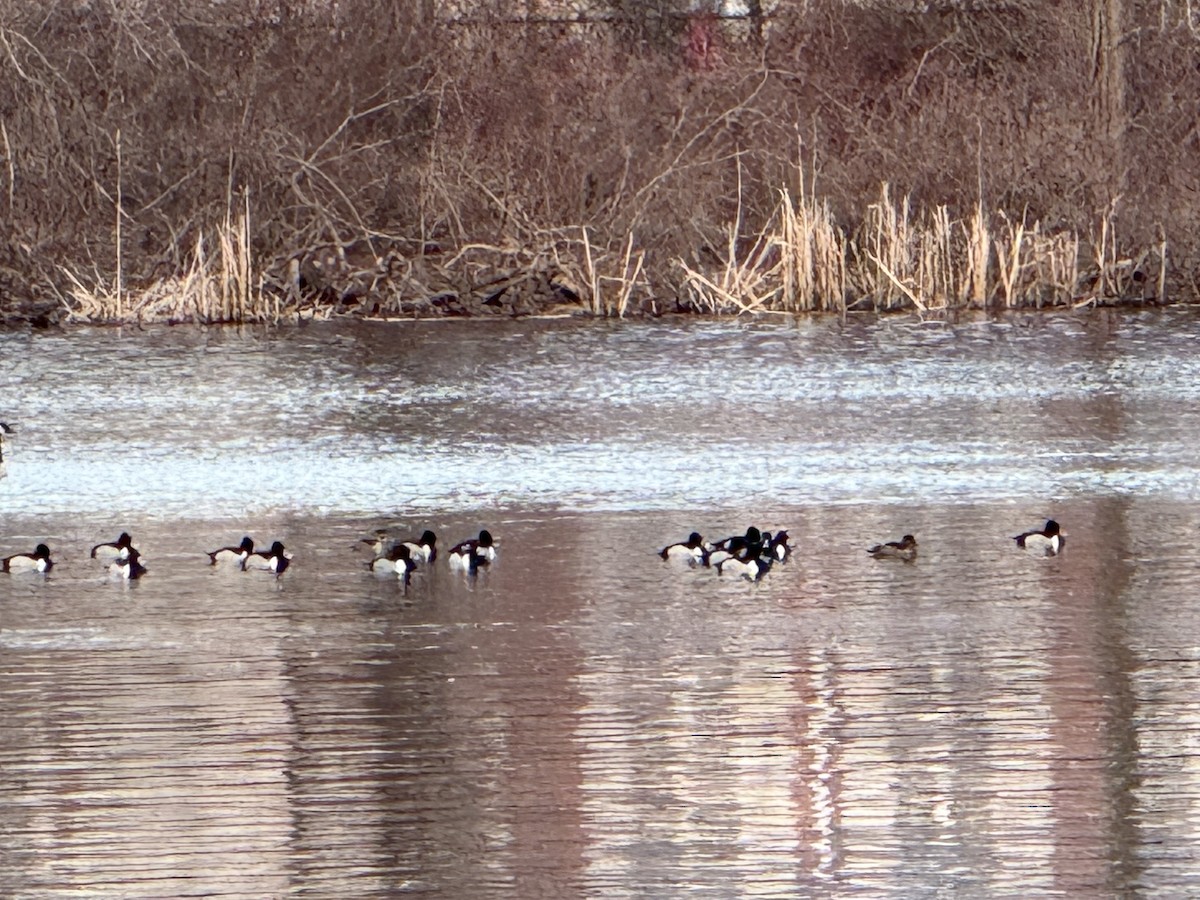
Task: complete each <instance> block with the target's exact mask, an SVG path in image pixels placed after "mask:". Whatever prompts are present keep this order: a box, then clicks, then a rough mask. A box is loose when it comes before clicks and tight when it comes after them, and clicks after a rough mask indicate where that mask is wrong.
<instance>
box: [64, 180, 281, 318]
mask: <svg viewBox="0 0 1200 900" xmlns="http://www.w3.org/2000/svg"><path fill="white" fill-rule="evenodd" d="M119 246H120V244H119V243H118V247H119ZM118 259H119V257H118ZM64 274H65V276H66V278H67V280H68V282H69V283H70V288H69V290H68V298H67V312H68V317H69V318H70V319H72V320H75V321H86V322H97V323H111V322H123V321H137V322H275V321H279V319H280V318H282V317H283V316H284V315H285V314H288V313H292V312H296V310H295V309H292V308H285V306H284V304H283V303H282V302H281V301H280V299H279V297H278V296H277V295H276V294H273V293H270V292H266V291H264V290H263V287H262V277H261V275H260V274H259V272H258V271H257V269H256V267H255V263H254V257H253V253H252V252H251V248H250V205H249V200H248V199H246V198H243V203H242V205H241V208H240V209H238V211H237V212H236V214H235V213H233V212H232V211H231V210H227V212H226V216H225V219H224V221H222V222H219V223H218V224H217V225H216V226H215V227H214V228H213V229H212V231H211V232H210V233H209V234H208V235H206V234H205V232H204V230H203V229H197V231H196V239H195V243H194V245H193V247H192V250H191V253H190V254H189V257H188V262H187V266H186V268H185V269H184V270H183V271H182V272H181V273H179V274H177V275H174V276H170V277H168V278H164V279H159V280H155V281H153V282H150V283H149V284H147V285H145V286H142V287H138V288H132V287H130V286H129V283H128V281H127V279H124V278H123V273H122V272H121V267H120V265H118V268H117V275H116V278H115V279H114V282H113V283H111V284H108V283H105V282H104V280H103V279H101V278H100V277H99V275H98V274H97V275H96V276H95V277H94V278H93V279H91V281H90V283H88V282H87V281H85V279H84V278H83V277H81V276H80V275H78V274H77V273H75V272H71V271H65V272H64Z"/></svg>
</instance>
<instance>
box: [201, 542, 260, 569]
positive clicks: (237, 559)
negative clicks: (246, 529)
mask: <svg viewBox="0 0 1200 900" xmlns="http://www.w3.org/2000/svg"><path fill="white" fill-rule="evenodd" d="M253 552H254V541H252V540H250V538H249V537H244V538H242V542H241V543H240V544H238V545H237V546H236V547H222V548H221V549H220V550H213V551H212V552H211V553H209V554H208V558H209V560H210V562H209V565H210V566H215V565H221V564H228V563H235V564H236V565H237V567H238V568H239V569H244V568H245V567H246V557H247V556H249V555H250V554H251V553H253Z"/></svg>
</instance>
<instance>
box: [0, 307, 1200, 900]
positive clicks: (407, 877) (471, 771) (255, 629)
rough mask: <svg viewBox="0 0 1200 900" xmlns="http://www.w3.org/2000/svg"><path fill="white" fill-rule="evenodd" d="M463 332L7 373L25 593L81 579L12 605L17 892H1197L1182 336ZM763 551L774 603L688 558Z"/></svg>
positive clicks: (1, 814) (119, 354)
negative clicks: (402, 576)
mask: <svg viewBox="0 0 1200 900" xmlns="http://www.w3.org/2000/svg"><path fill="white" fill-rule="evenodd" d="M494 324H495V323H494ZM1167 326H1170V327H1169V328H1167ZM437 327H441V328H443V329H444V330H443V331H437V330H436V328H435V327H432V326H431V327H429V328H423V327H421V328H411V329H409V328H403V329H394V330H388V329H384V328H375V327H371V326H363V327H352V328H347V329H346V330H345V331H344V332H341V331H335V330H325V329H321V328H319V327H314V328H313V329H307V330H303V331H296V332H285V333H282V334H277V335H274V336H273V338H272V340H270V341H268V340H264V339H263V335H262V334H256V333H237V332H232V331H230V332H211V333H204V332H200V331H192V330H189V331H179V332H175V331H171V332H165V333H158V332H154V333H151V334H150V335H149V338H148V339H147V341H146V342H145V343H143V344H138V343H136V342H134V341H129V340H127V339H126V338H125V337H124V336H121V335H119V334H114V333H110V332H96V333H86V332H85V333H83V334H81V335H70V336H53V335H51V336H45V337H29V336H19V335H17V336H14V335H4V336H0V344H5V345H7V348H8V349H12V348H13V347H14V346H19V345H21V342H25V345H26V346H25V349H28V350H36V352H35V353H32V354H30V355H27V356H25V357H23V358H22V359H21V362H20V364H19V365H18V364H16V363H14V362H13V359H14V357H13V356H11V355H4V356H0V359H3V363H2V366H3V368H2V369H0V376H2V377H3V379H4V380H5V383H6V384H8V385H10V386H13V387H15V390H14V391H13V392H12V394H11V396H13V397H14V398H15V404H16V405H17V407H18V413H19V417H20V418H21V419H22V420H23V421H22V428H21V430H20V431H19V433H18V434H17V435H15V436H14V440H13V442H12V444H13V446H11V447H10V449H11V451H12V452H11V454H10V458H11V459H12V460H13V464H12V467H11V470H10V475H9V477H8V478H7V479H5V481H4V482H2V483H0V504H3V506H2V510H3V518H2V519H0V555H2V554H3V553H4V552H15V551H17V550H21V549H27V548H28V547H31V546H33V544H34V543H36V542H37V541H40V540H45V541H46V542H47V543H49V544H50V545H51V547H52V548H53V549H54V551H55V558H56V560H58V561H59V562H58V564H57V565H56V567H55V569H54V571H53V572H52V573H51V574H50V575H48V576H46V577H44V578H32V579H15V578H0V656H2V657H3V659H4V671H3V677H2V679H0V715H2V716H3V719H4V721H5V728H3V729H0V830H2V831H3V833H4V834H5V841H4V842H2V843H3V846H0V894H3V895H5V896H30V897H50V898H52V897H67V896H81V895H83V896H89V897H93V896H94V897H161V896H228V897H245V896H253V897H273V896H287V895H292V894H301V895H308V896H356V897H392V896H397V895H399V894H403V893H408V892H426V893H437V894H441V895H444V896H452V897H476V896H519V897H564V896H595V897H631V898H632V897H645V896H655V897H674V896H684V895H686V896H713V897H721V898H726V897H796V896H838V895H848V894H855V895H865V896H889V897H912V896H976V895H979V896H993V895H1018V896H1031V895H1040V894H1064V895H1069V896H1109V895H1125V894H1129V893H1153V894H1155V895H1158V894H1163V895H1186V894H1187V893H1188V892H1189V890H1190V880H1191V869H1192V868H1193V867H1192V866H1191V861H1192V858H1193V856H1194V848H1195V847H1196V846H1197V843H1198V840H1200V834H1198V833H1197V825H1196V823H1197V822H1200V813H1198V804H1200V767H1198V766H1197V764H1196V759H1197V758H1198V757H1200V753H1198V752H1197V748H1196V746H1195V744H1196V742H1195V740H1194V739H1193V738H1192V737H1191V735H1192V734H1194V733H1195V732H1196V730H1197V727H1198V726H1200V702H1198V701H1197V700H1196V699H1195V698H1196V697H1197V696H1200V694H1198V692H1197V691H1196V689H1195V688H1196V682H1197V679H1198V678H1200V656H1198V654H1197V652H1196V647H1198V646H1200V614H1198V613H1196V612H1195V610H1193V609H1192V608H1191V604H1189V603H1188V598H1189V597H1190V596H1191V595H1192V594H1194V593H1195V589H1196V587H1197V584H1198V575H1197V573H1198V570H1197V568H1196V563H1195V554H1194V549H1193V544H1194V535H1195V534H1196V533H1197V527H1198V526H1200V515H1197V514H1196V513H1195V512H1194V511H1193V508H1192V507H1193V505H1194V504H1193V501H1194V496H1193V494H1194V490H1195V487H1194V484H1193V483H1192V480H1191V474H1190V473H1192V472H1193V471H1194V451H1192V450H1191V447H1193V446H1194V444H1195V440H1194V435H1195V433H1196V426H1197V425H1198V424H1200V423H1197V422H1194V421H1192V419H1193V416H1194V413H1193V412H1192V406H1193V404H1192V403H1191V400H1192V399H1194V398H1192V397H1191V394H1192V393H1193V392H1194V391H1195V390H1196V388H1195V384H1196V383H1197V382H1195V381H1194V380H1192V379H1190V378H1189V377H1188V375H1189V374H1190V373H1191V368H1192V367H1193V366H1194V365H1195V363H1194V362H1193V360H1192V353H1191V341H1192V340H1193V338H1194V336H1193V335H1192V333H1191V332H1192V330H1194V327H1193V324H1192V322H1191V319H1190V318H1188V317H1187V316H1175V317H1173V318H1168V319H1165V320H1164V319H1161V318H1160V319H1151V318H1143V317H1132V318H1128V319H1125V318H1116V319H1114V318H1104V317H1100V318H1088V319H1081V320H1075V319H1046V320H1037V321H1032V322H1030V323H1028V324H1023V323H1022V322H1020V321H1018V322H1017V323H1016V324H1012V323H1009V324H1005V323H1000V324H997V323H985V324H968V325H961V326H955V327H949V326H925V325H913V326H908V325H903V324H901V323H895V322H885V323H882V324H863V323H855V322H850V323H847V324H846V325H844V326H843V325H838V324H835V323H816V324H814V323H799V324H796V325H794V326H779V325H776V326H763V325H752V326H748V327H742V326H731V325H729V324H725V323H720V324H711V323H691V324H688V325H686V326H680V327H670V328H656V327H653V326H633V327H623V326H616V327H609V326H599V327H593V326H587V327H580V326H579V325H577V324H575V323H568V324H561V323H555V324H548V325H543V326H535V325H532V324H530V323H509V324H500V325H499V327H498V328H497V329H495V330H493V331H486V330H483V329H479V328H477V327H476V325H475V324H470V323H469V324H466V325H463V326H461V327H459V326H455V325H453V324H446V323H441V324H440V325H439V326H437ZM1164 329H1166V330H1164ZM448 348H451V349H452V350H453V352H450V349H448ZM71 357H75V358H76V362H77V365H75V366H72V360H71ZM130 366H139V367H148V368H149V369H150V370H151V373H150V375H149V376H148V377H150V378H151V380H152V382H154V384H155V387H154V388H153V390H148V391H147V393H146V396H145V399H144V409H145V410H146V411H147V412H146V414H145V415H144V416H141V417H136V418H135V419H134V420H133V421H131V422H129V423H122V425H121V427H120V428H116V427H106V428H104V429H100V428H98V427H97V423H98V422H100V421H101V420H102V419H101V412H102V407H103V404H102V403H99V402H97V401H94V400H93V399H91V397H92V394H91V392H90V391H89V389H88V385H87V384H85V383H84V382H85V381H87V380H88V379H89V378H91V377H92V375H94V374H97V373H102V372H108V373H109V376H108V377H115V376H114V372H119V371H121V370H123V369H128V368H129V367H130ZM767 370H769V371H770V372H771V373H772V377H764V371H767ZM47 376H53V378H51V380H50V381H48V382H45V384H47V385H52V387H50V388H46V390H47V391H49V392H50V394H51V395H52V396H53V398H54V400H55V402H54V403H53V404H49V406H51V407H55V408H62V406H63V404H60V403H59V402H58V399H59V397H61V398H62V400H63V403H64V404H65V405H66V407H68V408H70V407H71V405H72V404H74V405H75V407H76V408H77V409H78V414H77V415H76V416H74V417H67V420H66V421H64V420H63V419H62V418H61V417H56V416H52V415H50V416H48V415H46V414H45V412H44V409H43V407H42V406H40V405H39V403H40V402H41V401H37V400H35V399H31V396H30V389H29V386H30V385H32V384H34V383H35V380H36V379H37V378H45V377H47ZM1021 377H1025V378H1026V381H1027V383H1026V382H1022V381H1021ZM37 383H42V382H37ZM695 384H703V385H704V386H705V388H706V389H705V390H703V391H699V392H697V391H696V390H694V387H693V386H694V385H695ZM481 385H482V386H483V387H481ZM230 390H237V391H240V392H242V396H243V399H245V398H246V395H247V392H248V396H249V399H250V401H251V402H249V403H246V402H242V403H234V404H230V403H228V402H227V400H228V393H227V391H230ZM222 397H224V398H225V399H221V398H222ZM751 399H753V401H754V415H752V416H750V417H748V418H738V417H737V416H736V415H733V416H731V410H736V408H737V407H738V405H739V404H742V405H744V404H745V403H746V402H748V401H749V400H751ZM251 411H252V412H251ZM200 413H203V415H201V414H200ZM7 415H8V413H7V411H5V416H7ZM12 418H18V416H17V415H14V416H12ZM103 421H108V420H103ZM248 423H253V424H252V425H250V424H248ZM693 451H694V452H693ZM426 457H428V458H426ZM18 460H19V463H18V462H17V461H18ZM242 467H246V468H248V471H241V470H240V469H241V468H242ZM131 476H136V477H131ZM346 478H349V480H344V479H346ZM252 482H253V487H254V488H255V489H254V490H251V489H250V488H251V486H252V485H251V483H252ZM114 483H120V484H124V485H126V486H129V485H134V486H136V490H132V491H128V492H124V493H122V492H115V491H112V492H110V485H111V484H114ZM264 487H265V489H266V490H265V491H264V490H261V489H262V488H264ZM77 499H80V502H79V503H78V504H76V500H77ZM112 499H116V500H117V502H118V507H117V509H116V510H109V509H107V508H105V503H107V502H108V501H109V500H112ZM160 499H161V500H162V501H163V502H162V504H161V505H159V501H160ZM410 501H411V502H410ZM1048 517H1053V518H1055V519H1057V520H1059V521H1060V522H1062V523H1063V524H1064V526H1065V528H1066V531H1067V532H1068V534H1069V541H1068V545H1067V551H1066V553H1064V554H1063V555H1061V556H1059V557H1055V558H1050V559H1040V558H1036V557H1032V556H1030V555H1027V554H1022V553H1020V552H1017V551H1016V548H1015V547H1014V546H1013V542H1012V540H1011V535H1013V534H1016V533H1018V532H1020V531H1024V530H1026V529H1028V528H1032V527H1037V526H1039V525H1040V524H1041V523H1042V522H1044V521H1045V519H1046V518H1048ZM751 523H753V524H756V525H759V526H761V527H765V528H769V529H771V530H775V529H777V528H780V527H785V528H787V529H788V530H789V532H790V534H791V536H792V541H793V544H794V546H795V547H796V548H797V552H796V553H795V554H794V556H793V558H792V560H791V561H790V562H788V563H787V564H785V565H781V566H777V567H776V568H775V569H773V570H772V572H771V573H770V574H769V575H768V576H767V578H765V579H764V580H763V581H761V582H758V583H749V582H745V581H742V580H740V579H730V578H722V577H718V576H717V575H716V574H715V573H714V572H712V571H710V570H705V569H695V570H691V569H681V568H678V567H673V566H669V565H666V564H664V563H663V562H662V560H661V559H659V558H658V556H657V554H656V551H657V549H658V548H660V547H662V546H664V545H665V544H667V543H670V542H672V541H676V540H682V539H683V538H685V537H686V536H687V534H688V533H689V532H690V531H692V530H698V531H700V532H702V533H704V534H707V535H723V534H732V533H738V532H740V531H742V530H743V529H744V528H745V526H746V525H747V524H751ZM381 525H386V526H388V527H389V528H392V529H393V530H394V531H396V532H397V533H400V532H403V533H405V534H419V533H420V532H421V531H422V530H424V529H425V528H432V529H433V530H434V531H436V532H437V534H438V535H439V543H442V544H444V546H446V547H449V546H451V545H452V544H453V543H455V542H457V541H458V540H461V539H463V538H467V537H470V536H473V535H476V534H478V532H479V530H480V529H481V528H488V529H489V530H491V531H492V532H493V533H495V534H496V535H497V536H498V538H499V540H500V545H501V550H500V558H499V559H498V560H497V562H496V564H495V565H493V566H491V567H488V568H487V569H485V570H484V571H481V572H480V573H479V574H478V575H477V576H476V577H470V576H465V575H463V574H462V573H454V572H451V571H450V570H449V569H448V568H446V567H445V565H444V561H442V564H439V565H435V566H434V567H433V568H432V569H429V570H422V571H419V572H418V573H417V574H416V576H415V577H414V579H413V580H412V582H411V584H409V585H408V586H407V587H406V586H405V585H403V584H401V583H399V582H398V581H395V580H392V579H378V578H375V577H374V576H372V575H371V574H370V572H369V571H368V570H367V566H366V563H367V554H366V553H365V552H364V550H363V545H362V543H361V538H362V537H364V536H366V535H368V534H370V533H371V531H372V530H373V529H374V528H376V527H379V526H381ZM123 529H124V530H128V531H130V532H131V533H133V534H135V535H137V545H138V547H139V549H140V550H141V551H142V552H143V554H144V556H145V559H146V564H147V566H148V567H149V569H150V572H149V574H148V575H147V576H146V577H145V578H144V579H142V580H141V581H139V582H135V583H130V584H123V583H120V582H114V581H113V580H112V579H110V578H108V577H107V576H106V575H105V574H104V571H103V567H102V566H100V565H99V564H97V563H95V562H93V561H91V560H88V559H87V558H86V555H87V549H88V548H89V547H91V546H92V545H93V544H95V543H96V542H97V541H99V540H109V539H111V537H112V535H114V534H116V533H118V532H120V531H121V530H123ZM905 533H913V534H916V535H917V536H918V539H919V541H920V544H921V554H920V556H919V557H918V558H917V559H916V560H915V561H913V562H912V563H911V564H910V563H904V562H900V561H896V560H876V559H872V558H871V557H869V556H868V555H867V554H866V553H865V552H864V551H865V549H866V548H867V547H868V546H870V545H871V544H873V543H877V542H878V541H879V540H888V539H895V538H896V537H898V536H899V535H901V534H905ZM243 534H251V535H254V536H255V537H256V538H259V539H261V540H262V541H267V540H269V539H271V538H274V537H276V536H278V537H280V538H281V539H282V540H283V541H284V543H285V544H286V545H287V546H288V548H289V550H291V551H292V552H293V553H294V554H295V558H294V561H293V563H292V566H291V567H290V568H289V570H288V571H287V573H285V575H284V576H283V577H282V578H280V579H275V578H273V577H271V576H269V575H265V574H264V573H239V572H229V571H217V570H213V569H212V568H210V567H209V566H208V565H207V562H208V560H207V557H206V556H205V555H204V553H205V551H206V550H209V549H212V548H213V547H217V546H223V545H226V544H229V543H236V541H237V540H239V539H240V538H241V536H242V535H243ZM9 547H11V548H13V549H12V550H11V551H9V550H8V548H9ZM260 576H262V577H260Z"/></svg>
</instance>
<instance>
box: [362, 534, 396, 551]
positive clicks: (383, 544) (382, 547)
mask: <svg viewBox="0 0 1200 900" xmlns="http://www.w3.org/2000/svg"><path fill="white" fill-rule="evenodd" d="M362 542H363V543H364V544H370V545H371V553H372V555H373V556H374V557H375V558H379V557H380V556H387V555H388V554H389V553H390V552H391V551H392V548H393V547H395V546H396V541H395V539H394V538H393V537H392V536H391V535H389V534H388V531H387V529H386V528H376V529H375V532H374V534H373V536H372V537H369V538H362Z"/></svg>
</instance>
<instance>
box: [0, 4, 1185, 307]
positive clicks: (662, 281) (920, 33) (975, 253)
mask: <svg viewBox="0 0 1200 900" xmlns="http://www.w3.org/2000/svg"><path fill="white" fill-rule="evenodd" d="M517 6H519V7H520V10H519V14H520V16H521V17H517V13H515V12H514V9H515V7H514V6H513V5H511V4H499V3H492V2H489V0H479V2H471V0H457V2H456V3H448V2H444V0H338V2H337V3H324V2H320V0H307V2H303V0H271V2H268V0H229V2H224V3H219V4H218V3H211V2H209V0H179V2H177V3H174V4H155V3H115V2H112V0H69V2H68V0H63V2H50V3H45V2H33V0H0V313H3V316H4V317H7V318H9V319H13V318H17V317H48V318H54V317H58V316H61V315H63V314H64V313H65V314H67V315H70V316H74V317H78V318H85V319H92V320H112V319H128V318H142V319H155V320H209V321H222V320H236V319H254V318H276V317H280V316H285V315H295V314H301V315H320V316H324V315H333V314H339V313H344V312H353V313H362V314H380V315H454V314H472V313H476V314H478V313H492V314H497V313H500V314H521V313H527V312H536V311H544V310H546V309H550V308H555V307H559V306H561V305H563V304H567V305H570V306H572V307H574V308H579V309H582V310H585V311H591V312H594V313H597V314H602V315H614V314H625V313H626V312H629V313H633V312H638V311H665V310H672V309H677V308H689V309H695V310H700V311H716V312H721V311H725V312H734V311H742V310H760V309H778V310H808V309H814V310H844V309H848V308H849V309H854V308H864V309H865V308H877V309H892V308H916V309H922V310H933V309H946V308H961V307H1015V306H1041V305H1047V304H1055V305H1063V304H1080V303H1108V302H1130V301H1134V302H1146V301H1165V300H1192V299H1195V298H1196V294H1197V291H1198V287H1197V284H1198V280H1200V237H1198V236H1200V229H1198V228H1197V222H1196V218H1197V209H1198V208H1200V207H1198V205H1197V202H1196V200H1197V197H1196V194H1197V190H1198V188H1200V183H1198V182H1200V165H1197V163H1198V162H1200V153H1198V147H1197V143H1198V141H1200V134H1198V133H1197V127H1196V122H1197V121H1200V115H1198V114H1197V113H1198V111H1200V110H1198V109H1197V107H1198V106H1200V67H1197V65H1196V63H1195V59H1196V56H1197V50H1200V26H1197V25H1196V23H1193V22H1192V21H1191V20H1190V12H1188V9H1187V7H1186V5H1179V4H1174V3H1172V2H1170V0H1156V2H1132V0H1087V2H1081V0H1068V2H1064V3H1060V4H1046V3H1037V2H1033V0H1010V2H995V3H990V2H975V3H970V4H967V3H955V2H945V3H940V4H939V3H921V4H915V3H905V2H901V0H897V2H893V3H889V2H875V3H870V4H859V3H851V2H844V0H842V2H839V0H810V2H807V3H802V4H801V3H797V4H787V3H780V2H772V3H768V2H753V3H749V4H747V7H748V8H749V10H750V12H751V15H749V16H746V17H743V18H738V19H730V18H719V17H717V16H714V15H711V14H709V15H700V14H690V13H687V12H685V10H686V6H687V4H685V3H683V2H682V0H680V2H674V0H657V2H655V3H630V2H626V0H591V2H590V3H583V2H571V3H567V2H563V3H556V2H552V0H540V2H536V3H534V2H530V3H526V4H519V5H517Z"/></svg>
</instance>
